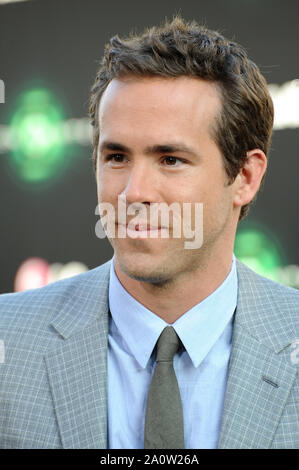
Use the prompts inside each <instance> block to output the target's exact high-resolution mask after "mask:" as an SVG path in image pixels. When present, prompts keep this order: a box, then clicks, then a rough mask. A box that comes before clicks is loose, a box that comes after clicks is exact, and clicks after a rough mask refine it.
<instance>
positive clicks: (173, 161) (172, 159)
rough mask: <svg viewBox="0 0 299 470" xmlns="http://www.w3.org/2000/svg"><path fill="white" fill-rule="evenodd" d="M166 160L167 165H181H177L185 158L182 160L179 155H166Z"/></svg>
mask: <svg viewBox="0 0 299 470" xmlns="http://www.w3.org/2000/svg"><path fill="white" fill-rule="evenodd" d="M164 162H165V164H166V166H179V165H176V163H177V162H179V163H183V160H181V159H180V158H178V157H172V156H170V157H164Z"/></svg>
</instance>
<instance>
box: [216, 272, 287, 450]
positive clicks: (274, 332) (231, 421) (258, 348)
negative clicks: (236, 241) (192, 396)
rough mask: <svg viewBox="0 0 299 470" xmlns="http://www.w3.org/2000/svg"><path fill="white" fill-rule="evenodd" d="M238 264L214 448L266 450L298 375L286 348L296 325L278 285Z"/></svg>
mask: <svg viewBox="0 0 299 470" xmlns="http://www.w3.org/2000/svg"><path fill="white" fill-rule="evenodd" d="M237 266H238V280H239V291H238V297H239V299H238V307H237V311H236V314H235V324H234V333H233V340H232V350H231V357H230V363H229V373H228V381H227V388H226V397H225V403H224V410H223V417H222V426H221V433H220V439H219V444H218V447H219V448H247V449H248V448H249V449H250V448H252V449H253V448H255V449H259V448H264V449H266V448H270V447H271V442H272V440H273V438H274V434H275V430H276V428H277V425H278V423H279V420H280V418H281V415H282V413H283V409H284V407H285V404H286V401H287V398H288V395H289V393H290V390H291V387H292V385H293V382H294V380H295V377H296V367H294V366H293V365H292V363H291V361H290V349H289V348H288V346H289V345H290V343H291V341H292V340H293V339H294V338H295V334H294V333H293V331H292V328H291V326H290V325H294V321H292V320H291V318H290V315H291V314H292V312H291V310H290V308H289V309H287V308H286V305H283V297H281V298H280V296H279V292H277V285H276V286H275V285H273V284H272V283H270V282H269V283H268V281H263V282H262V281H261V278H259V277H258V276H257V275H256V274H254V273H252V271H250V270H248V269H247V268H245V267H244V266H242V265H241V264H240V263H238V264H237ZM271 289H272V291H273V292H271ZM272 293H273V296H272ZM274 294H275V296H274ZM277 299H279V300H277ZM276 303H278V304H279V303H281V305H277V304H276ZM293 313H294V312H293ZM294 318H295V317H294ZM284 322H285V325H283V323H284Z"/></svg>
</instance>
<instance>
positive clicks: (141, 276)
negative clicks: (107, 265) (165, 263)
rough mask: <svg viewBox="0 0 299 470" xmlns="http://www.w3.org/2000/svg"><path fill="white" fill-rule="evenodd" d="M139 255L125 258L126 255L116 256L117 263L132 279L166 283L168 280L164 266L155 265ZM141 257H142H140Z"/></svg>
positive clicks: (151, 282)
mask: <svg viewBox="0 0 299 470" xmlns="http://www.w3.org/2000/svg"><path fill="white" fill-rule="evenodd" d="M137 258H138V257H134V258H133V259H132V257H130V259H126V257H125V259H124V257H116V261H117V264H118V266H119V268H120V270H121V271H122V272H123V273H124V274H125V275H126V276H128V277H130V278H131V279H134V280H136V281H141V282H147V283H149V284H157V285H159V284H162V283H163V284H164V283H165V282H167V280H166V279H165V278H166V272H165V269H163V267H160V269H159V267H158V266H157V265H154V263H153V262H146V260H145V259H143V260H142V259H139V260H138V259H137ZM140 258H141V257H140Z"/></svg>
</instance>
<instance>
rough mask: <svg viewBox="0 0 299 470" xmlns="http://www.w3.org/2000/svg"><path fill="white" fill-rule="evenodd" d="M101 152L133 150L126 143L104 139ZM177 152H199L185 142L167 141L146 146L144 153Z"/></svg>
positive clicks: (126, 151) (127, 151) (128, 151)
mask: <svg viewBox="0 0 299 470" xmlns="http://www.w3.org/2000/svg"><path fill="white" fill-rule="evenodd" d="M99 150H100V152H102V151H103V150H112V151H114V152H115V151H116V152H125V153H131V150H130V148H129V147H127V146H126V145H123V144H120V143H118V142H108V141H103V142H102V143H101V145H100V148H99ZM176 152H183V153H189V154H192V155H196V154H197V153H196V152H195V150H194V149H192V148H191V147H188V146H186V145H185V144H183V143H173V144H172V143H166V144H160V145H159V144H158V145H153V146H149V147H146V148H145V150H144V153H145V154H146V155H150V154H160V153H176Z"/></svg>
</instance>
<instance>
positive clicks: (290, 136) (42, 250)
mask: <svg viewBox="0 0 299 470" xmlns="http://www.w3.org/2000/svg"><path fill="white" fill-rule="evenodd" d="M175 13H180V14H181V15H182V16H183V17H184V18H186V19H190V20H191V19H196V20H197V21H198V22H200V23H204V24H205V25H206V26H208V27H209V28H211V29H216V30H218V31H220V32H221V33H222V34H224V35H225V36H227V37H229V38H231V39H233V40H235V41H237V42H240V43H241V44H242V45H243V46H244V47H245V48H246V49H247V51H248V53H249V56H250V57H251V59H253V60H254V61H255V62H256V63H257V64H258V66H259V67H260V68H261V70H262V72H263V74H264V75H265V77H266V79H267V82H268V84H269V89H270V92H271V95H272V97H273V100H274V107H275V130H274V135H273V142H272V149H271V153H270V159H269V167H268V172H267V176H266V179H265V183H264V185H263V188H262V190H261V191H260V194H259V197H258V199H257V202H256V203H255V204H254V206H253V207H252V209H251V211H250V213H249V215H248V217H247V219H245V220H244V221H243V222H241V223H240V225H239V229H238V233H237V238H236V244H235V254H236V255H237V256H238V257H239V258H240V259H241V260H242V261H244V262H245V263H246V264H247V265H249V266H250V267H251V268H252V269H254V270H255V271H257V272H259V273H261V274H263V275H265V276H267V277H269V278H272V279H275V280H277V281H279V282H281V283H283V284H286V285H290V286H293V287H296V288H299V243H298V239H299V215H298V205H297V194H298V174H299V154H298V141H299V139H298V138H299V60H298V59H299V38H298V32H299V2H298V1H297V0H285V1H284V2H282V1H281V0H225V1H221V0H185V1H184V2H182V1H179V0H159V1H158V0H151V1H143V0H139V1H137V0H135V1H132V0H126V1H120V0H114V1H112V2H109V1H102V0H28V1H25V0H23V1H7V0H6V1H3V0H0V191H1V198H0V204H1V247H0V254H1V262H0V292H1V293H4V292H13V291H19V290H23V289H27V288H31V287H38V286H41V285H44V284H46V283H48V282H52V281H54V280H57V279H60V278H63V277H67V276H70V275H74V274H76V273H79V272H82V271H84V270H87V269H92V268H94V267H96V266H98V265H99V264H101V263H103V262H105V261H107V260H108V259H109V258H111V256H112V255H113V251H112V249H111V247H110V244H109V242H108V241H107V239H99V238H97V237H96V234H95V225H96V222H97V221H98V218H99V216H97V215H96V214H95V208H96V205H97V199H96V185H95V178H94V175H93V168H92V161H91V154H92V151H91V143H90V142H91V137H90V136H91V134H90V130H91V129H90V125H89V120H88V100H89V90H90V88H91V86H92V83H93V80H94V77H95V74H96V71H97V68H98V66H99V61H100V59H101V56H102V53H103V48H104V45H105V43H106V42H108V40H109V39H110V37H111V36H113V35H115V34H119V35H127V34H128V33H129V31H131V30H132V29H133V30H135V31H137V32H141V31H142V30H143V28H144V27H146V26H152V25H155V24H157V23H161V22H163V20H164V19H165V17H168V18H172V16H173V14H175Z"/></svg>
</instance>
